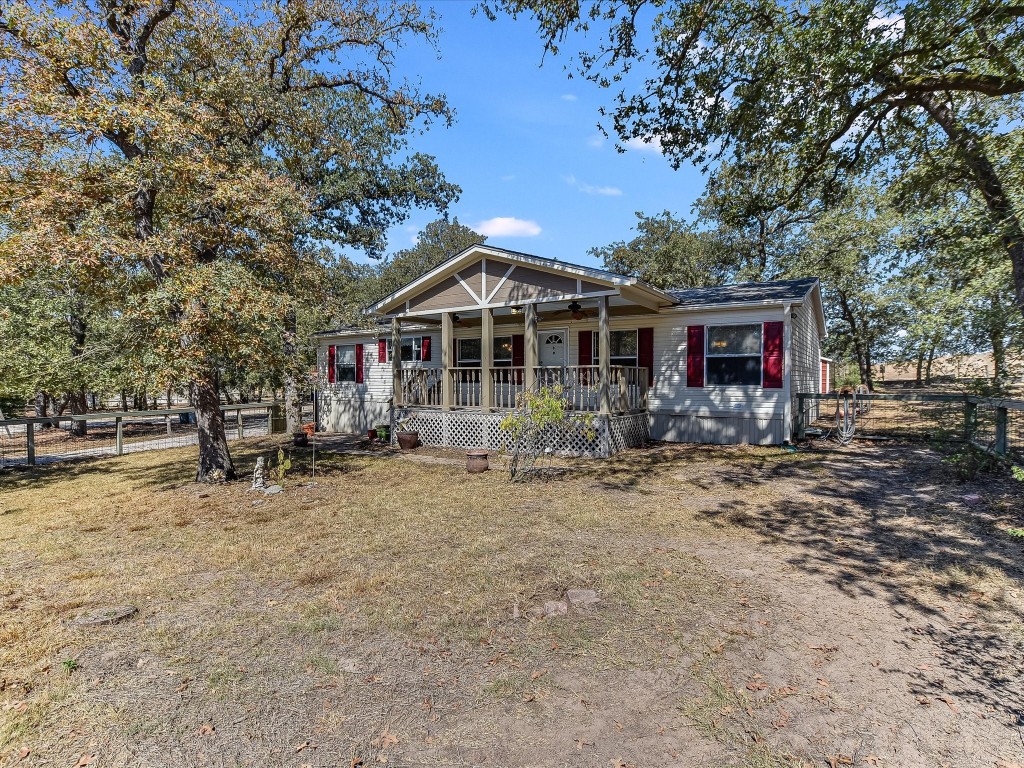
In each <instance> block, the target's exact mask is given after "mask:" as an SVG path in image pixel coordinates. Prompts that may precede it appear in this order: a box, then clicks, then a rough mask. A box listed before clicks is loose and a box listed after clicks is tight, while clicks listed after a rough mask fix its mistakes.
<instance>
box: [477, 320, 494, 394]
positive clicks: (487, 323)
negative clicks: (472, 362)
mask: <svg viewBox="0 0 1024 768" xmlns="http://www.w3.org/2000/svg"><path fill="white" fill-rule="evenodd" d="M493 367H494V310H493V309H489V308H485V309H482V310H480V368H481V371H480V407H481V408H483V409H484V410H485V411H486V410H488V409H490V407H491V402H492V399H493V398H492V395H493V392H494V384H493V383H492V379H491V369H492V368H493Z"/></svg>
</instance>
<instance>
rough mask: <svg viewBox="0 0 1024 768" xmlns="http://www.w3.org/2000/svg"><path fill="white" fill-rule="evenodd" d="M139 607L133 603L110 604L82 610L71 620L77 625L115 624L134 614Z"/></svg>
mask: <svg viewBox="0 0 1024 768" xmlns="http://www.w3.org/2000/svg"><path fill="white" fill-rule="evenodd" d="M138 612H139V609H138V608H136V607H135V606H134V605H111V606H108V607H107V608H95V609H93V610H91V611H82V613H80V614H78V615H77V616H76V617H75V620H74V621H73V622H72V624H74V625H75V626H78V627H98V626H102V625H104V624H116V623H117V622H119V621H124V620H125V619H127V618H129V617H131V616H134V615H135V614H136V613H138Z"/></svg>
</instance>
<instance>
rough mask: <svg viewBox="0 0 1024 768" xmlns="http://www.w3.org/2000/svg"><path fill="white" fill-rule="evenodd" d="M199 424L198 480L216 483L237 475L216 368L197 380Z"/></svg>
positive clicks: (197, 414) (197, 423)
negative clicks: (221, 403)
mask: <svg viewBox="0 0 1024 768" xmlns="http://www.w3.org/2000/svg"><path fill="white" fill-rule="evenodd" d="M194 387H195V390H194V391H195V401H196V402H195V407H196V426H197V428H198V432H199V468H198V470H196V482H197V483H214V482H219V481H222V480H234V479H236V478H237V474H236V473H235V465H234V463H232V461H231V453H230V452H229V451H228V438H227V435H226V434H225V432H224V415H223V414H222V413H221V410H220V388H219V386H218V382H217V375H216V374H215V373H214V372H212V371H211V372H210V373H208V374H207V375H206V376H203V377H200V378H199V379H198V380H197V381H196V382H195V384H194Z"/></svg>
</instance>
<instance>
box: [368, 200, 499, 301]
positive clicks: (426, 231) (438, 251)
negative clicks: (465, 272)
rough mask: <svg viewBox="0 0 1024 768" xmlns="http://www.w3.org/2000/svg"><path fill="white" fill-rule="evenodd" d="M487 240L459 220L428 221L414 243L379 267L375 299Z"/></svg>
mask: <svg viewBox="0 0 1024 768" xmlns="http://www.w3.org/2000/svg"><path fill="white" fill-rule="evenodd" d="M486 240H487V237H486V235H481V234H479V233H477V232H474V231H473V230H472V229H470V228H469V227H467V226H465V225H463V224H460V223H459V220H458V218H455V219H452V220H451V221H448V219H438V220H437V221H432V222H430V223H429V224H427V226H425V227H424V228H423V231H422V232H420V233H419V235H417V236H416V244H415V245H414V246H413V247H412V248H405V249H404V250H401V251H398V252H397V253H396V254H394V255H393V256H392V257H391V258H390V259H388V260H387V261H385V262H383V263H382V264H381V265H380V269H379V270H378V272H377V286H376V292H377V296H376V297H375V298H376V299H379V298H381V297H383V296H387V295H388V294H391V293H393V292H394V291H397V290H398V289H399V288H401V287H402V286H403V285H406V284H408V283H410V282H412V281H413V280H415V279H416V278H417V277H419V276H420V275H422V274H423V273H424V272H427V271H429V270H431V269H433V268H434V267H436V266H437V265H438V264H440V263H441V262H442V261H445V260H446V259H449V258H451V257H452V256H454V255H455V254H456V253H459V252H460V251H464V250H465V249H466V248H469V247H470V246H473V245H480V244H481V243H484V242H486Z"/></svg>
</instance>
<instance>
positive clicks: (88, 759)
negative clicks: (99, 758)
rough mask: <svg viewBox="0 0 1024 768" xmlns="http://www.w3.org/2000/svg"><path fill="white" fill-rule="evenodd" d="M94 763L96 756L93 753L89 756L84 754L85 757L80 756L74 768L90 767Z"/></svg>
mask: <svg viewBox="0 0 1024 768" xmlns="http://www.w3.org/2000/svg"><path fill="white" fill-rule="evenodd" d="M95 762H96V755H95V753H94V754H91V755H89V754H85V755H82V756H81V757H80V758H78V762H77V763H75V765H74V768H85V766H87V765H92V764H93V763H95Z"/></svg>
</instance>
